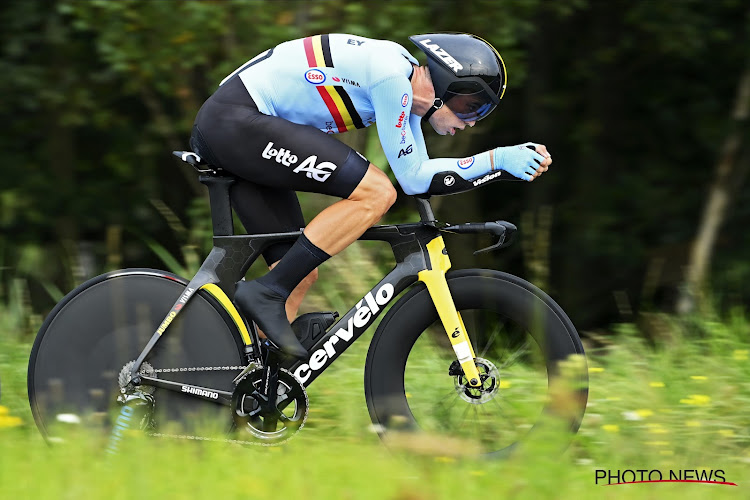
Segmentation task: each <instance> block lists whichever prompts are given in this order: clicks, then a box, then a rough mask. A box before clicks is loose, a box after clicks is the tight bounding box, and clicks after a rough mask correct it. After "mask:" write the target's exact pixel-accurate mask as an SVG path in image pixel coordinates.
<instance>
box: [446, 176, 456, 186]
mask: <svg viewBox="0 0 750 500" xmlns="http://www.w3.org/2000/svg"><path fill="white" fill-rule="evenodd" d="M455 183H456V179H455V178H454V177H453V176H452V175H448V176H446V177H445V179H443V184H445V185H446V186H448V187H451V186H452V185H454V184H455Z"/></svg>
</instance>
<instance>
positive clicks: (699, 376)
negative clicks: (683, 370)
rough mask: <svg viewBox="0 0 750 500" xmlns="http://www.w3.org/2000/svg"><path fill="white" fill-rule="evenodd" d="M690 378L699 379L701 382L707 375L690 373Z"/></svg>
mask: <svg viewBox="0 0 750 500" xmlns="http://www.w3.org/2000/svg"><path fill="white" fill-rule="evenodd" d="M690 378H691V379H693V380H699V381H701V382H703V381H704V380H708V377H706V376H704V375H690Z"/></svg>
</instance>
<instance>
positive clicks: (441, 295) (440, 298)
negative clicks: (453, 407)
mask: <svg viewBox="0 0 750 500" xmlns="http://www.w3.org/2000/svg"><path fill="white" fill-rule="evenodd" d="M427 253H428V255H429V257H430V266H431V267H432V269H429V270H424V271H420V272H419V274H418V276H419V281H422V282H424V284H425V285H426V286H427V290H428V291H429V293H430V297H432V301H433V302H434V303H435V308H436V309H437V312H438V315H439V316H440V321H441V322H442V323H443V327H444V328H445V333H447V334H448V339H450V342H451V345H452V346H453V351H454V352H455V353H456V358H458V362H459V363H461V368H462V369H463V371H464V375H465V376H466V380H468V381H469V385H471V386H478V385H480V384H481V382H480V378H479V371H478V370H477V365H476V364H475V363H474V358H475V357H476V356H475V354H474V348H473V347H472V345H471V340H469V335H468V333H467V332H466V327H465V326H464V322H463V320H462V319H461V316H460V315H459V314H458V311H456V305H455V304H454V303H453V297H452V296H451V291H450V289H449V288H448V282H447V281H446V280H445V272H446V271H447V270H448V269H450V267H451V261H450V259H449V258H448V253H447V251H446V249H445V242H444V241H443V237H442V236H438V237H437V238H435V239H433V240H432V241H430V242H429V243H428V244H427Z"/></svg>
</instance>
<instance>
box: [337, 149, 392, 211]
mask: <svg viewBox="0 0 750 500" xmlns="http://www.w3.org/2000/svg"><path fill="white" fill-rule="evenodd" d="M396 196H397V193H396V188H394V187H393V183H391V180H390V179H389V178H388V176H387V175H386V174H385V173H383V171H382V170H380V169H379V168H377V167H376V166H375V165H373V164H372V163H370V167H369V168H368V170H367V173H366V174H365V176H364V177H363V178H362V181H360V183H359V185H358V186H357V188H356V189H355V190H354V192H353V193H352V194H351V195H350V196H349V199H350V200H353V201H358V202H362V203H364V204H365V205H366V206H367V208H368V211H371V212H372V213H373V215H374V216H376V217H378V218H380V217H382V216H383V215H384V214H385V213H386V212H387V211H388V209H389V208H391V206H393V204H394V203H395V202H396Z"/></svg>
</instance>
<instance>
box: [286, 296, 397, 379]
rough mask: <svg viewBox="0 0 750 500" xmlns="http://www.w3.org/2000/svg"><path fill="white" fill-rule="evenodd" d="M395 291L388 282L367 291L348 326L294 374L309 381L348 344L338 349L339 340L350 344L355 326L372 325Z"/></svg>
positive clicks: (336, 333)
mask: <svg viewBox="0 0 750 500" xmlns="http://www.w3.org/2000/svg"><path fill="white" fill-rule="evenodd" d="M394 293H395V289H394V288H393V285H391V284H390V283H386V284H385V285H383V286H381V287H380V288H378V291H377V292H375V294H374V295H373V293H372V292H367V295H365V297H364V298H363V299H362V300H360V301H359V302H358V303H357V305H356V306H355V308H356V310H355V311H354V314H353V315H351V317H350V318H349V319H348V320H347V322H346V327H341V328H339V329H338V330H336V332H335V333H334V334H333V336H331V337H330V338H329V339H328V340H327V341H326V342H325V343H324V344H323V348H322V349H318V350H317V351H315V352H313V353H312V354H311V355H310V359H308V361H307V363H303V364H301V365H300V366H298V367H297V369H296V370H295V371H294V375H295V376H296V377H297V378H298V379H299V380H300V382H302V383H303V384H304V383H305V382H307V380H308V379H309V378H310V375H312V372H316V371H318V370H320V369H322V368H323V367H324V366H325V365H326V363H327V362H328V361H332V360H333V359H334V358H335V357H336V356H338V354H339V353H340V352H341V351H343V350H344V349H346V346H342V347H343V349H339V350H337V349H336V344H337V343H339V342H341V343H342V344H348V343H349V342H350V341H351V340H352V338H353V337H354V333H355V328H356V329H359V330H364V329H365V328H367V327H368V326H370V323H371V322H372V321H373V320H374V319H375V317H376V316H377V313H378V312H379V311H380V310H381V308H382V307H384V306H385V305H386V304H388V302H389V301H390V300H391V299H392V298H393V295H394ZM342 321H343V320H342Z"/></svg>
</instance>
